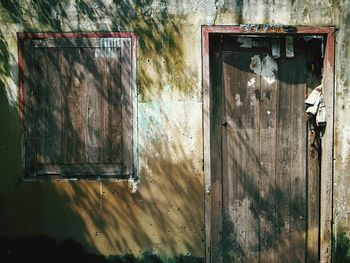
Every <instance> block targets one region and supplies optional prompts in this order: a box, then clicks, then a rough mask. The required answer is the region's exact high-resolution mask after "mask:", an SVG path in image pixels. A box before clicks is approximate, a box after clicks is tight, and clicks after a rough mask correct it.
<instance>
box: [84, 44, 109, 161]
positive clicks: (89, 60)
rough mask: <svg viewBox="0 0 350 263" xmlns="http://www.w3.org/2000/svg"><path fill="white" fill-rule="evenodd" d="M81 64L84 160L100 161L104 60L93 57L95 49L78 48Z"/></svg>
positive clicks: (101, 149) (101, 150) (101, 153)
mask: <svg viewBox="0 0 350 263" xmlns="http://www.w3.org/2000/svg"><path fill="white" fill-rule="evenodd" d="M80 55H81V61H80V63H81V64H82V66H83V67H82V68H81V72H80V80H81V85H82V86H84V89H85V94H84V100H85V101H84V102H83V105H85V107H86V108H85V109H82V113H83V117H82V121H83V123H82V129H83V133H84V145H85V147H84V149H82V150H81V151H82V152H85V161H86V162H87V163H101V162H102V161H103V159H102V155H103V137H102V136H101V132H102V128H103V127H102V124H103V113H101V107H100V106H101V104H102V97H103V96H104V93H105V90H104V87H103V86H102V85H101V82H102V81H103V78H102V75H103V73H104V69H105V67H104V65H103V64H104V63H103V62H104V61H101V62H102V63H99V59H98V58H95V49H93V48H81V49H80Z"/></svg>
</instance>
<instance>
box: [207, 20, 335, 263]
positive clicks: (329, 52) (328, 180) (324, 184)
mask: <svg viewBox="0 0 350 263" xmlns="http://www.w3.org/2000/svg"><path fill="white" fill-rule="evenodd" d="M296 29H297V30H296V31H295V32H293V33H285V32H281V33H257V32H252V33H250V32H249V33H247V32H242V31H241V28H240V26H202V88H203V130H204V131H203V132H204V141H203V142H204V149H203V150H204V183H205V257H206V260H205V262H206V263H209V262H211V250H212V247H211V224H212V222H211V216H212V205H211V204H215V203H216V202H215V200H213V198H214V199H215V196H217V195H218V192H219V191H220V189H218V186H217V185H211V178H212V174H211V152H210V150H211V147H210V146H211V145H210V136H211V134H210V132H211V131H210V127H211V126H210V121H211V120H210V111H211V86H210V81H211V80H210V72H209V36H210V34H212V33H216V34H236V35H264V36H269V35H323V36H325V37H326V39H327V41H326V46H325V54H324V60H323V69H324V72H323V85H324V91H323V92H324V98H325V102H326V107H327V108H326V110H327V129H326V132H325V134H324V136H323V139H322V152H323V158H322V164H321V178H322V180H321V190H320V195H321V196H320V203H321V204H320V205H321V217H320V258H321V262H331V260H332V215H333V129H334V127H333V122H334V119H333V118H334V117H333V116H334V114H333V108H334V106H333V105H334V33H335V28H334V27H296ZM216 262H217V263H219V262H218V261H216Z"/></svg>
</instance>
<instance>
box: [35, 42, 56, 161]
mask: <svg viewBox="0 0 350 263" xmlns="http://www.w3.org/2000/svg"><path fill="white" fill-rule="evenodd" d="M35 60H36V63H37V67H36V70H37V72H38V73H39V75H40V78H39V79H38V80H37V81H36V85H37V92H36V96H37V109H36V111H37V121H36V125H37V153H36V155H37V162H38V163H39V164H49V163H60V162H61V161H62V160H61V145H62V143H61V128H62V126H61V124H62V117H61V115H62V103H61V100H62V92H61V81H60V68H59V56H58V51H57V49H56V48H35Z"/></svg>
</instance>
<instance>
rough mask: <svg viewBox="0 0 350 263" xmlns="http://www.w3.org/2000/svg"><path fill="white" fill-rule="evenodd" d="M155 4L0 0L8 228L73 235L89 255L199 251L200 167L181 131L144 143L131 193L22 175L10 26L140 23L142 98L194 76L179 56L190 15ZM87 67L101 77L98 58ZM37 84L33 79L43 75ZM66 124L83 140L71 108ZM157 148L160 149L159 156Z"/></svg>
mask: <svg viewBox="0 0 350 263" xmlns="http://www.w3.org/2000/svg"><path fill="white" fill-rule="evenodd" d="M151 2H152V1H134V2H132V1H122V2H119V1H109V2H108V4H106V2H105V1H96V3H92V2H91V1H83V0H65V1H55V0H52V1H51V0H50V1H26V2H25V1H17V0H15V1H5V0H1V2H0V11H1V14H2V15H3V16H2V20H4V21H6V23H5V24H4V26H2V27H1V32H2V33H1V39H0V48H1V53H0V55H1V61H2V62H3V63H4V64H2V66H1V68H0V70H1V72H0V73H1V82H0V84H1V87H0V92H1V94H0V95H1V97H0V98H1V101H2V102H4V103H1V115H0V116H1V122H2V123H8V124H9V125H8V126H7V127H6V128H5V127H4V126H2V128H1V129H0V137H1V144H0V145H1V157H2V158H1V159H2V161H4V165H3V166H2V170H1V181H2V187H3V188H4V191H1V200H2V202H1V210H0V215H1V218H2V222H3V224H1V229H0V234H1V235H2V236H17V237H23V238H24V237H30V236H34V235H47V236H51V237H55V238H65V237H70V238H72V239H74V240H75V241H77V242H79V243H81V244H82V245H83V246H84V247H86V249H87V250H88V251H90V252H91V253H98V254H104V255H115V254H118V253H119V254H120V253H131V254H141V253H142V252H144V251H147V250H155V251H159V253H164V254H168V255H170V256H175V255H178V254H180V253H182V252H181V251H186V253H188V254H193V255H196V254H199V255H201V254H202V253H203V250H204V248H203V247H204V245H203V244H204V238H203V235H204V232H203V229H204V225H203V224H204V223H203V220H204V215H203V203H202V201H203V200H202V199H203V194H202V193H203V192H202V190H203V189H202V181H201V172H198V169H197V168H195V167H194V164H193V163H194V162H195V161H194V160H193V158H192V156H191V155H188V153H187V151H186V150H185V149H184V143H176V140H175V139H174V142H169V141H167V140H165V139H163V140H156V141H151V139H150V141H148V144H147V147H146V146H145V147H144V149H145V150H144V152H142V153H140V154H141V155H143V157H142V158H143V159H147V162H148V164H147V165H145V166H146V168H145V166H141V174H142V176H141V179H140V182H139V185H138V191H137V192H136V193H131V191H130V185H129V182H127V181H121V182H117V183H112V182H58V183H55V182H31V183H27V182H23V181H21V171H20V167H21V153H20V131H21V128H22V127H21V124H20V120H19V118H18V115H19V113H18V108H17V105H16V103H14V102H10V101H9V99H8V92H9V90H10V89H11V87H9V85H8V82H9V79H10V80H11V81H13V82H14V83H15V84H17V81H18V77H17V76H16V74H17V73H16V71H17V69H16V68H10V67H9V64H10V63H9V60H12V61H16V58H15V57H14V56H13V54H14V53H15V52H16V51H15V50H16V49H17V47H16V46H15V45H14V44H13V42H14V40H15V39H16V35H15V32H14V31H11V30H12V29H13V28H14V27H17V28H20V29H22V31H24V32H67V31H68V32H82V31H87V29H89V30H88V31H95V32H96V31H97V32H101V31H104V30H101V29H100V28H99V26H101V25H102V26H104V25H106V24H107V29H106V30H107V31H135V32H136V33H137V35H138V36H139V58H138V60H139V78H138V86H139V92H140V100H141V101H146V100H148V101H151V100H152V96H153V95H154V94H157V92H159V91H160V90H161V89H163V87H164V85H165V84H166V83H167V84H169V85H171V86H172V88H173V89H175V90H181V92H184V93H186V92H192V90H193V89H194V86H195V85H196V77H195V76H193V74H192V73H189V72H187V68H186V66H185V62H184V59H183V57H184V51H183V46H182V35H181V34H182V30H181V29H182V25H183V23H184V19H183V18H184V17H176V16H174V15H172V14H169V13H168V10H167V5H168V2H167V1H164V3H163V7H164V8H162V9H161V10H160V11H159V10H152V9H151V8H150V6H151ZM72 10H73V11H72ZM104 21H107V22H106V23H105V22H104ZM90 25H91V28H90V27H89V26H90ZM103 28H104V27H103ZM3 33H4V34H5V33H6V34H5V35H3ZM10 41H12V42H10ZM11 56H13V57H11ZM52 56H53V57H52V59H54V58H55V56H54V55H52ZM67 59H69V58H68V57H67ZM50 60H51V59H50ZM50 63H51V66H50V69H51V70H52V71H53V73H54V72H56V73H58V72H60V69H59V66H58V64H57V63H54V62H52V61H51V62H50ZM74 66H76V65H74V64H72V65H70V67H71V69H72V70H71V71H70V74H71V76H74V75H76V76H75V77H77V78H79V76H77V74H78V73H77V72H76V71H75V70H74ZM40 70H41V71H40ZM88 71H89V72H88V74H90V75H92V76H96V75H99V69H98V68H97V67H95V65H94V64H91V65H90V67H88ZM38 72H39V76H43V75H45V74H44V73H45V69H43V68H40V67H39V68H38ZM164 72H166V74H165V73H164ZM60 81H61V82H62V81H63V80H62V79H61V80H60ZM96 81H97V80H96ZM31 84H32V85H33V86H35V85H36V84H37V83H31ZM69 88H70V87H67V89H68V90H69ZM98 92H99V96H101V98H102V99H104V100H105V101H107V102H109V103H112V102H111V100H114V99H113V98H111V97H110V94H107V93H105V92H104V91H103V90H98ZM152 94H153V95H152ZM51 95H53V96H56V95H57V96H58V95H59V94H51ZM184 105H185V104H184ZM185 106H186V105H185ZM185 106H183V107H185ZM59 110H60V109H59V108H55V107H54V106H52V107H51V109H50V111H47V112H41V114H43V115H44V116H45V115H47V116H52V112H58V111H59ZM66 122H67V125H68V126H69V127H70V130H71V131H73V134H72V135H71V137H72V138H74V140H75V141H76V143H77V144H80V145H83V144H84V142H83V141H82V140H81V136H80V135H79V134H78V133H77V131H76V130H75V128H74V123H73V120H72V119H70V116H66ZM171 122H172V120H170V119H167V118H166V117H165V118H164V119H163V124H164V123H167V124H168V123H171ZM163 124H161V125H163ZM41 125H42V127H43V129H44V130H46V131H47V132H48V133H51V132H53V131H57V130H58V129H59V128H60V125H61V123H60V120H58V119H56V120H54V121H53V122H45V121H43V122H42V123H41ZM155 128H156V129H162V128H164V127H155ZM172 129H174V130H179V131H182V130H183V127H178V126H175V127H174V126H172ZM94 136H96V137H98V136H99V133H98V131H94ZM160 149H161V151H162V152H163V156H162V157H159V155H158V153H159V151H160ZM101 150H102V149H101ZM155 156H158V157H155ZM175 157H176V161H174V158H175ZM6 160H7V161H8V162H7V161H6Z"/></svg>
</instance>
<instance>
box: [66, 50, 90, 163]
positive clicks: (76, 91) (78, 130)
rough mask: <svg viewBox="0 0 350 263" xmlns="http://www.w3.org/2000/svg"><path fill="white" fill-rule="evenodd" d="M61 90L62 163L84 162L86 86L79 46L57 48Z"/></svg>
mask: <svg viewBox="0 0 350 263" xmlns="http://www.w3.org/2000/svg"><path fill="white" fill-rule="evenodd" d="M61 53H62V62H61V71H62V76H63V79H62V87H63V89H62V90H63V92H64V102H63V105H64V126H63V127H64V131H63V133H64V136H63V144H64V146H63V148H64V149H65V154H64V163H67V164H73V163H86V155H85V143H86V134H85V132H86V129H85V126H84V124H86V122H87V120H86V116H87V86H86V85H84V84H85V83H84V78H85V76H84V64H83V63H82V62H83V61H82V56H83V55H82V50H81V49H80V48H64V49H61Z"/></svg>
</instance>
